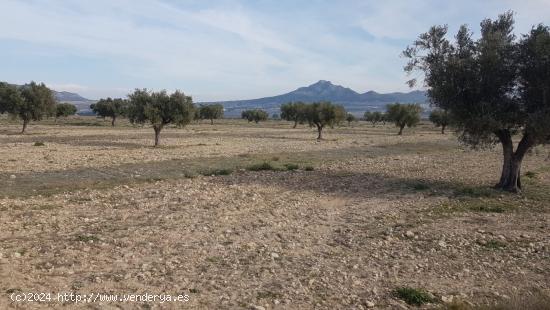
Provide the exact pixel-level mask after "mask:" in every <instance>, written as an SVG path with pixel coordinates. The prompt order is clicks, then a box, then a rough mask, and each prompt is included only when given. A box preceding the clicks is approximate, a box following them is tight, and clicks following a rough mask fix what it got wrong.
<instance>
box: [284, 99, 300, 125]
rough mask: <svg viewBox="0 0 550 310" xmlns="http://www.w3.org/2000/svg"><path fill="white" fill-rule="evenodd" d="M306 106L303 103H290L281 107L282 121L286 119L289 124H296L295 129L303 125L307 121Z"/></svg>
mask: <svg viewBox="0 0 550 310" xmlns="http://www.w3.org/2000/svg"><path fill="white" fill-rule="evenodd" d="M305 106H306V104H305V103H303V102H300V101H298V102H289V103H285V104H283V105H281V119H284V120H286V121H289V122H294V127H293V128H296V125H297V124H298V123H300V124H303V123H304V122H305V121H306V119H305V113H304V112H305Z"/></svg>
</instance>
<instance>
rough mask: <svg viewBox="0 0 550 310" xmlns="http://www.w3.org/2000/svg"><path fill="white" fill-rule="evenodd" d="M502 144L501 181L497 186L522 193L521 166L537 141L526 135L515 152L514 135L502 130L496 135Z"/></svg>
mask: <svg viewBox="0 0 550 310" xmlns="http://www.w3.org/2000/svg"><path fill="white" fill-rule="evenodd" d="M496 135H497V137H498V138H499V140H500V143H501V144H502V154H503V164H502V174H501V176H500V181H499V182H498V184H497V185H496V186H495V187H496V188H500V189H503V190H506V191H509V192H514V193H517V192H520V191H521V164H522V162H523V158H524V157H525V154H527V152H528V151H529V149H531V147H533V146H534V145H535V140H534V139H533V138H532V137H531V136H530V135H529V134H525V135H524V136H523V138H522V139H521V141H520V142H519V144H518V147H517V148H516V151H515V152H514V144H513V142H512V135H511V133H510V131H509V130H501V131H499V132H497V133H496Z"/></svg>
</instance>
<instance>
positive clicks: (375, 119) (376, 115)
mask: <svg viewBox="0 0 550 310" xmlns="http://www.w3.org/2000/svg"><path fill="white" fill-rule="evenodd" d="M363 117H364V118H365V121H367V122H370V123H371V124H372V127H374V126H375V125H376V123H379V122H382V121H383V118H384V115H383V114H382V112H379V111H375V112H371V111H367V112H365V114H364V115H363Z"/></svg>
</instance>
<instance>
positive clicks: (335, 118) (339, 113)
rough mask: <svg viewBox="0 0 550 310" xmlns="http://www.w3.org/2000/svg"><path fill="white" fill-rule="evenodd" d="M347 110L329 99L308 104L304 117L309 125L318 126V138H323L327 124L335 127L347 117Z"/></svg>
mask: <svg viewBox="0 0 550 310" xmlns="http://www.w3.org/2000/svg"><path fill="white" fill-rule="evenodd" d="M345 115H346V113H345V110H344V107H342V106H341V105H334V104H332V103H331V102H328V101H322V102H314V103H310V104H306V106H305V109H304V119H305V120H306V121H307V122H308V124H309V126H316V127H317V140H322V139H323V128H325V127H326V126H327V125H328V126H330V127H333V126H334V125H335V124H339V123H340V122H342V121H343V120H344V118H345Z"/></svg>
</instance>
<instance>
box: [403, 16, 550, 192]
mask: <svg viewBox="0 0 550 310" xmlns="http://www.w3.org/2000/svg"><path fill="white" fill-rule="evenodd" d="M513 30H514V18H513V13H512V12H506V13H504V14H502V15H499V17H498V18H497V19H496V20H491V19H486V20H483V21H482V22H481V36H480V37H479V39H477V40H475V41H474V40H473V38H472V33H471V32H470V30H469V29H468V28H467V27H466V26H462V27H460V29H459V31H458V33H457V35H456V36H455V40H454V41H453V42H451V41H449V39H448V37H449V36H448V35H447V32H448V28H447V26H433V27H431V28H430V30H429V31H428V32H426V33H424V34H421V35H420V36H419V38H418V39H417V40H416V41H415V42H414V43H413V45H412V46H410V47H407V49H406V50H405V51H404V56H405V57H407V58H409V62H408V64H407V65H406V66H405V71H407V72H409V73H411V72H413V71H415V70H419V71H421V72H422V73H423V76H424V85H425V86H427V88H428V96H429V98H430V101H431V103H432V104H433V105H435V106H436V107H438V108H441V109H444V110H445V111H447V112H448V113H449V116H450V118H451V121H452V124H453V127H454V128H455V129H456V130H457V133H458V134H459V137H460V139H461V140H462V141H463V142H465V143H467V144H470V145H471V146H473V147H478V146H484V145H491V144H494V143H497V142H500V143H501V144H502V146H503V153H504V154H503V155H504V156H503V160H504V162H503V165H502V167H503V169H502V174H501V178H500V181H499V183H498V184H497V187H499V188H502V189H505V190H508V191H513V192H517V191H519V190H520V189H521V182H520V171H521V169H520V168H521V163H522V160H523V157H524V155H525V154H526V153H527V152H528V151H529V149H531V148H532V147H534V146H536V145H538V144H544V143H548V142H549V141H550V95H549V94H550V28H548V27H547V26H544V25H538V26H536V27H533V28H532V30H531V31H530V32H529V33H528V34H527V35H524V36H523V37H522V38H521V39H520V40H517V38H516V36H515V35H514V33H513ZM415 83H416V80H415V79H413V80H411V81H410V85H411V86H412V85H414V84H415ZM518 133H520V134H522V138H521V141H520V142H519V144H518V146H517V148H516V150H514V142H513V140H512V137H513V136H514V135H515V134H518Z"/></svg>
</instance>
